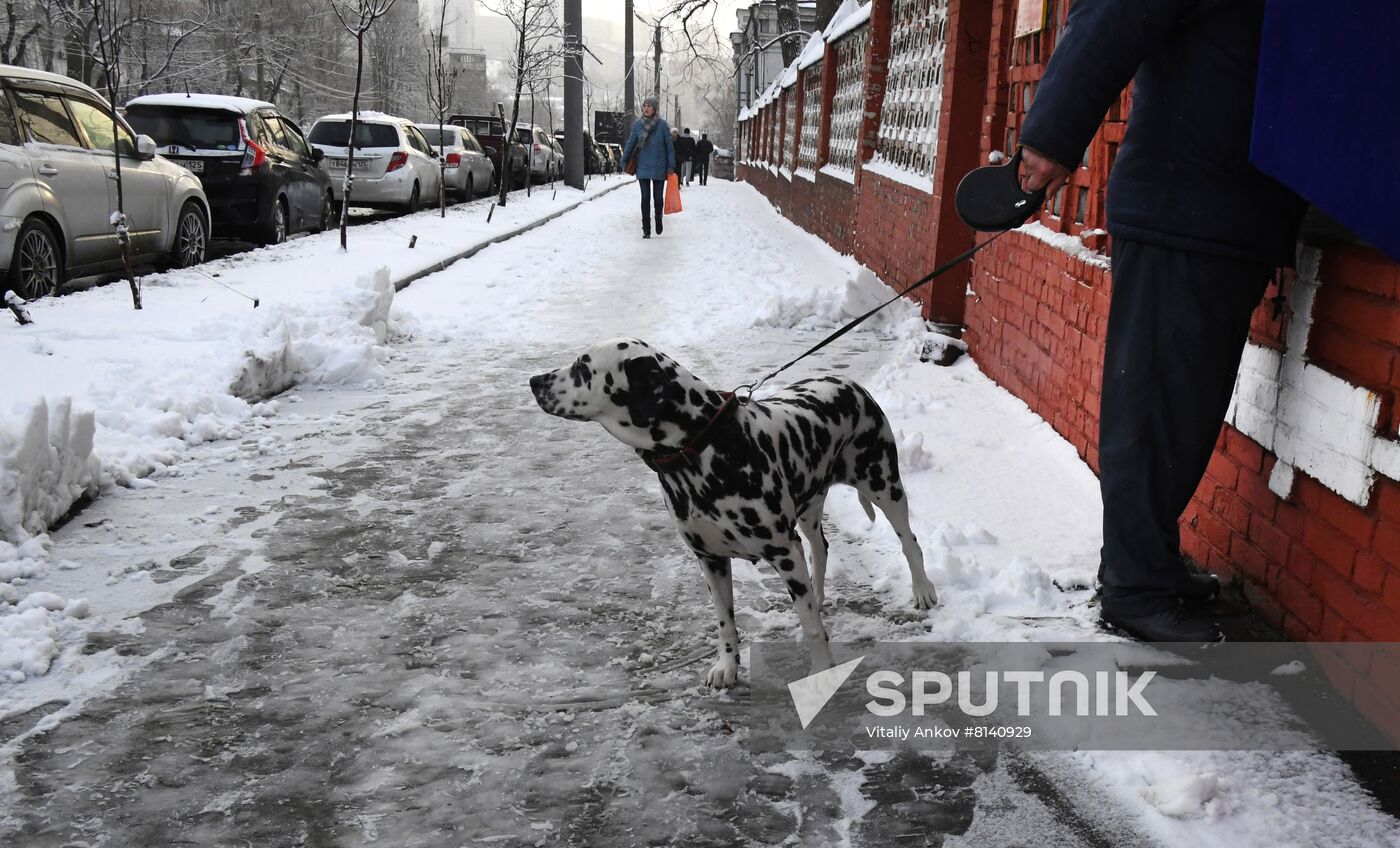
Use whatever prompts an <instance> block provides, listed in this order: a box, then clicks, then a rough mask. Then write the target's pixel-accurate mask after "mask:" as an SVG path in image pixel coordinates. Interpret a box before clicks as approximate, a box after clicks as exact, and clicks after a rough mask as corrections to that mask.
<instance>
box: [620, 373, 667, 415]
mask: <svg viewBox="0 0 1400 848" xmlns="http://www.w3.org/2000/svg"><path fill="white" fill-rule="evenodd" d="M622 370H623V371H624V372H626V374H627V415H628V417H629V418H631V420H632V426H633V427H650V426H651V425H652V423H653V422H654V421H655V420H656V416H657V415H658V414H659V413H660V412H661V399H662V397H664V396H665V394H666V375H665V373H664V372H663V371H662V370H661V365H660V363H658V362H657V361H656V358H655V357H652V356H637V357H633V358H632V359H629V360H627V361H626V362H624V363H623V364H622Z"/></svg>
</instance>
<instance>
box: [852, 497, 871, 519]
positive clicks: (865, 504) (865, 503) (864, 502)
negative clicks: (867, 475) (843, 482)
mask: <svg viewBox="0 0 1400 848" xmlns="http://www.w3.org/2000/svg"><path fill="white" fill-rule="evenodd" d="M856 497H857V498H859V499H860V505H861V508H862V509H864V510H865V517H866V518H868V519H870V520H871V521H874V520H875V505H874V504H872V503H871V502H870V499H869V498H867V497H866V496H865V493H864V492H857V493H856Z"/></svg>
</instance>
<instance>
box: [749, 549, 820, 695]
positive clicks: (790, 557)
mask: <svg viewBox="0 0 1400 848" xmlns="http://www.w3.org/2000/svg"><path fill="white" fill-rule="evenodd" d="M763 556H764V559H766V560H768V562H769V563H770V564H771V565H772V566H773V567H774V568H776V569H777V570H778V573H779V575H780V576H781V577H782V578H783V580H784V582H786V583H787V589H788V594H789V595H791V596H792V608H793V609H794V610H796V612H797V620H798V621H800V622H802V635H803V636H805V637H806V639H807V644H809V645H810V646H811V648H810V649H809V650H810V651H811V655H812V671H814V672H817V671H824V670H826V669H828V668H831V664H832V663H831V647H830V646H829V645H828V644H827V637H826V628H825V627H823V626H822V613H821V607H820V606H819V605H818V604H817V599H816V596H815V594H816V593H814V592H813V591H812V583H811V580H810V578H809V577H808V576H807V557H806V556H805V555H803V553H802V540H801V539H798V538H797V534H796V533H793V534H792V535H791V536H790V537H788V544H787V547H780V546H778V545H776V544H774V545H772V546H770V547H769V548H768V549H767V550H765V551H764V553H763Z"/></svg>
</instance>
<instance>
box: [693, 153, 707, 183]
mask: <svg viewBox="0 0 1400 848" xmlns="http://www.w3.org/2000/svg"><path fill="white" fill-rule="evenodd" d="M695 172H696V173H697V174H699V175H700V185H704V184H705V183H707V182H709V181H710V160H709V159H697V160H695Z"/></svg>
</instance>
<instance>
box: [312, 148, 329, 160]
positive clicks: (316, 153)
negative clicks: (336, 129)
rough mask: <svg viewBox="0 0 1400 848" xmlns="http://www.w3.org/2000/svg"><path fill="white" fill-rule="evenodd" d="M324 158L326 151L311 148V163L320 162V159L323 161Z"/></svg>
mask: <svg viewBox="0 0 1400 848" xmlns="http://www.w3.org/2000/svg"><path fill="white" fill-rule="evenodd" d="M324 158H326V151H324V150H322V149H321V148H319V147H313V148H311V161H312V162H320V161H321V160H322V159H324Z"/></svg>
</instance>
